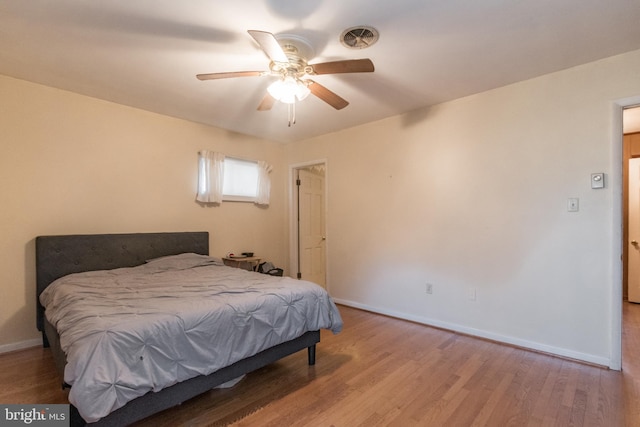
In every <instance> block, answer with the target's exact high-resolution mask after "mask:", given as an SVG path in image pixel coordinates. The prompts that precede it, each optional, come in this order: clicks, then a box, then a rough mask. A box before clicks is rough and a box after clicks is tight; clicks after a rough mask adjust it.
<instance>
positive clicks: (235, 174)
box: [196, 150, 272, 206]
mask: <svg viewBox="0 0 640 427" xmlns="http://www.w3.org/2000/svg"><path fill="white" fill-rule="evenodd" d="M198 155H199V160H198V194H197V196H196V200H197V201H198V202H201V203H215V204H220V203H222V201H223V200H234V201H245V202H254V203H256V204H258V205H265V206H268V205H269V194H270V192H271V180H270V178H269V173H270V172H271V169H272V168H271V166H270V165H268V164H267V163H265V162H263V161H259V162H256V161H251V160H243V159H238V158H233V157H225V156H224V154H222V153H216V152H213V151H206V150H203V151H200V152H199V153H198Z"/></svg>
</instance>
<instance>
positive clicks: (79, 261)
mask: <svg viewBox="0 0 640 427" xmlns="http://www.w3.org/2000/svg"><path fill="white" fill-rule="evenodd" d="M184 252H195V253H197V254H201V255H209V233H208V232H206V231H197V232H180V233H134V234H84V235H67V236H39V237H36V304H37V318H36V322H37V326H38V330H40V331H42V330H43V327H44V321H43V319H44V308H43V307H42V305H40V294H41V293H42V291H43V290H44V289H45V288H46V287H47V286H49V284H51V283H52V282H53V281H54V280H56V279H58V278H60V277H62V276H66V275H67V274H71V273H79V272H82V271H93V270H110V269H114V268H120V267H133V266H136V265H140V264H143V263H144V262H145V261H146V260H148V259H152V258H157V257H161V256H167V255H176V254H180V253H184Z"/></svg>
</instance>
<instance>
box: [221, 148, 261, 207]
mask: <svg viewBox="0 0 640 427" xmlns="http://www.w3.org/2000/svg"><path fill="white" fill-rule="evenodd" d="M257 195H258V162H252V161H249V160H241V159H234V158H232V157H225V159H224V181H223V184H222V200H233V201H249V202H254V201H255V200H256V196H257Z"/></svg>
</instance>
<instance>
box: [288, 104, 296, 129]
mask: <svg viewBox="0 0 640 427" xmlns="http://www.w3.org/2000/svg"><path fill="white" fill-rule="evenodd" d="M287 109H288V114H289V127H291V125H295V124H296V103H295V102H293V103H291V104H287Z"/></svg>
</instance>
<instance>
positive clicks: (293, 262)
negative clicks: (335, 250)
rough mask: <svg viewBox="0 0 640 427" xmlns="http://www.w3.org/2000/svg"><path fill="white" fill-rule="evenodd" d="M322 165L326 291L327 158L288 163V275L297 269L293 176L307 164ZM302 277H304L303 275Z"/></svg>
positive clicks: (326, 282)
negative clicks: (323, 170) (323, 171)
mask: <svg viewBox="0 0 640 427" xmlns="http://www.w3.org/2000/svg"><path fill="white" fill-rule="evenodd" d="M314 165H324V169H325V174H324V201H325V202H324V212H323V213H322V214H323V215H324V227H325V230H324V232H325V236H326V240H325V242H324V272H325V287H326V289H327V291H328V290H329V289H330V283H329V241H330V239H329V230H328V228H329V227H328V222H327V220H328V212H329V210H328V205H329V203H328V189H329V184H328V182H329V162H328V161H327V159H318V160H310V161H308V162H303V163H294V164H291V165H289V181H288V182H289V185H288V187H289V271H290V273H289V275H290V276H291V277H295V274H296V272H297V271H298V227H297V219H298V215H297V209H296V199H297V197H296V185H295V176H296V171H297V170H298V169H305V168H308V167H309V166H314ZM303 279H304V277H303Z"/></svg>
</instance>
